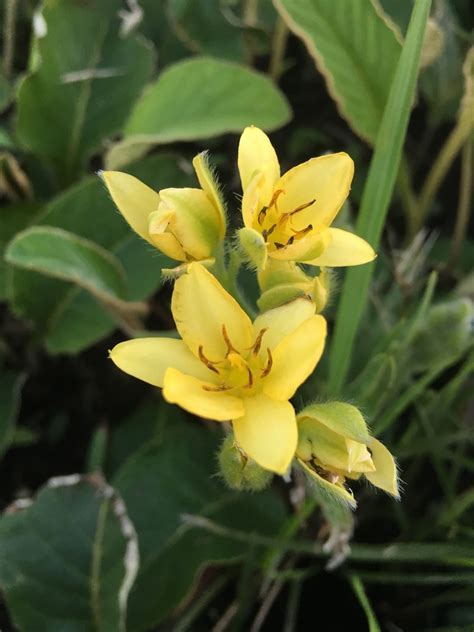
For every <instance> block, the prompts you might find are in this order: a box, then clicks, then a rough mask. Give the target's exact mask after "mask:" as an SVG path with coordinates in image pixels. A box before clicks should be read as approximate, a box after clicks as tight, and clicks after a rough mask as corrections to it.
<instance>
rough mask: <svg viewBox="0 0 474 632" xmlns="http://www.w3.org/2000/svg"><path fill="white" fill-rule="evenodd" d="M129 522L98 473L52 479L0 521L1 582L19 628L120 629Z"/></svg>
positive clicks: (132, 570)
mask: <svg viewBox="0 0 474 632" xmlns="http://www.w3.org/2000/svg"><path fill="white" fill-rule="evenodd" d="M137 566H138V555H137V543H136V536H135V532H134V529H133V525H132V524H131V523H130V521H129V519H128V517H127V514H126V512H125V507H124V506H123V503H121V501H120V499H119V498H118V497H117V495H116V494H115V492H114V490H113V489H112V488H111V487H109V486H108V485H106V484H105V483H104V482H103V481H101V480H100V479H99V478H93V477H89V478H87V477H83V478H81V477H80V476H76V475H73V476H68V477H64V478H62V479H52V480H51V481H50V482H49V485H47V486H45V487H43V489H42V490H41V491H40V493H39V495H38V497H37V499H36V500H35V501H34V502H33V504H32V505H31V506H30V507H28V508H27V509H23V510H18V509H17V510H16V511H15V512H14V513H11V514H9V515H4V516H3V517H2V518H1V520H0V586H1V588H2V592H3V594H4V595H5V599H6V603H7V606H8V609H9V610H10V613H11V615H12V618H13V621H14V622H15V624H16V626H17V627H18V629H20V630H23V631H24V632H33V631H34V632H125V618H126V606H127V597H128V592H129V590H130V587H131V584H132V583H133V580H134V577H135V574H136V570H137Z"/></svg>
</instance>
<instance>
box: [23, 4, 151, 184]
mask: <svg viewBox="0 0 474 632" xmlns="http://www.w3.org/2000/svg"><path fill="white" fill-rule="evenodd" d="M121 8H122V2H120V1H119V0H103V1H101V2H100V3H94V5H91V4H89V3H82V2H75V1H74V0H61V1H60V2H58V1H55V0H45V2H44V5H43V8H42V12H41V14H40V16H41V17H38V16H37V18H36V20H35V25H38V24H40V25H41V29H44V33H39V32H38V27H36V35H35V36H34V38H33V42H32V53H31V60H30V74H29V75H27V76H26V78H25V80H24V81H23V83H22V84H21V87H20V90H19V93H18V118H17V134H18V137H19V139H20V141H21V142H22V143H23V145H24V146H25V147H27V148H29V149H30V150H32V151H33V152H34V153H36V154H38V155H39V156H41V157H42V158H43V159H44V160H46V161H48V163H49V164H50V165H51V166H52V167H53V169H54V171H55V173H56V174H57V177H58V179H59V182H61V183H63V184H65V183H69V182H71V181H72V180H74V179H75V178H76V177H77V172H80V171H81V170H83V169H84V167H85V164H86V160H87V159H88V158H89V156H90V155H91V154H92V153H93V152H94V151H95V150H97V149H99V148H100V146H101V144H102V142H103V141H104V140H105V139H106V138H108V137H109V136H111V135H112V134H114V133H116V132H118V131H120V129H121V128H122V125H123V123H124V121H125V119H126V117H127V115H128V113H129V111H130V108H131V106H132V104H133V103H134V101H135V100H136V98H137V97H138V95H139V94H140V92H141V91H142V89H143V87H144V85H145V83H146V81H147V79H148V77H149V75H150V73H151V69H152V53H151V50H150V49H149V47H148V46H146V45H145V43H144V42H143V41H142V40H139V39H137V38H136V37H123V36H121V34H120V20H119V18H118V12H119V10H120V9H121Z"/></svg>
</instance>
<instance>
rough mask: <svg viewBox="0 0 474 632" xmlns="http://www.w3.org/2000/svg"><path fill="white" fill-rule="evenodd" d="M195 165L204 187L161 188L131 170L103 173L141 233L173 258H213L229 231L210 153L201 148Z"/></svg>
mask: <svg viewBox="0 0 474 632" xmlns="http://www.w3.org/2000/svg"><path fill="white" fill-rule="evenodd" d="M193 165H194V169H195V171H196V175H197V177H198V180H199V184H200V185H201V187H202V188H201V189H191V188H180V189H177V188H175V189H172V188H170V189H162V190H161V191H160V192H159V193H157V192H156V191H153V189H150V187H148V186H147V185H146V184H144V183H143V182H141V181H140V180H138V178H135V177H134V176H131V175H129V174H127V173H121V172H120V171H104V172H102V174H101V175H102V177H103V179H104V182H105V184H106V185H107V188H108V190H109V192H110V195H111V196H112V199H113V201H114V202H115V204H116V205H117V207H118V209H119V211H120V212H121V213H122V215H123V216H124V218H125V219H126V220H127V222H128V223H129V224H130V226H131V227H132V228H133V230H134V231H135V232H136V233H138V234H139V235H140V236H141V237H143V239H146V241H148V242H149V243H150V244H152V245H153V246H155V247H156V248H158V249H159V250H161V251H162V252H163V253H164V254H166V255H168V256H169V257H171V259H176V260H177V261H183V262H186V263H188V262H191V261H206V260H210V261H209V263H212V260H213V257H214V255H215V252H216V249H217V248H218V246H219V244H220V242H221V241H222V240H223V239H224V235H225V230H226V220H225V213H224V207H223V203H222V200H221V197H220V194H219V190H218V188H217V185H216V182H215V179H214V177H213V174H212V172H211V170H210V168H209V165H208V162H207V157H206V154H205V153H201V154H198V155H197V156H196V157H195V158H194V160H193Z"/></svg>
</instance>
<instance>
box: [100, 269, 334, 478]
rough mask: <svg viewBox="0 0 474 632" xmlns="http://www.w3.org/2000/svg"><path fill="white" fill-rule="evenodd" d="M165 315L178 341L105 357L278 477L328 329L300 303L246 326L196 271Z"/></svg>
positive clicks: (137, 344) (127, 345)
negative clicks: (298, 394)
mask: <svg viewBox="0 0 474 632" xmlns="http://www.w3.org/2000/svg"><path fill="white" fill-rule="evenodd" d="M171 309H172V312H173V316H174V320H175V322H176V328H177V330H178V332H179V334H180V335H181V338H182V340H177V339H171V338H169V339H168V338H137V339H135V340H129V341H127V342H122V343H120V344H118V345H117V346H116V347H114V349H113V350H112V351H111V353H110V357H111V358H112V360H113V361H114V362H115V364H116V365H117V366H118V367H119V368H120V369H122V370H123V371H125V372H126V373H129V374H130V375H133V376H135V377H137V378H139V379H141V380H144V381H145V382H148V383H149V384H153V385H154V386H159V387H161V388H163V396H164V397H165V399H166V400H167V401H168V402H171V403H175V404H178V405H179V406H181V407H182V408H184V409H185V410H187V411H189V412H191V413H194V414H195V415H199V416H201V417H206V418H208V419H215V420H216V421H227V420H231V421H232V425H233V429H234V435H235V439H236V441H237V442H238V444H239V445H240V447H241V448H242V449H243V450H244V452H245V453H246V454H247V455H248V456H249V457H251V458H252V459H253V460H254V461H256V462H257V463H258V464H259V465H260V466H261V467H263V468H265V469H267V470H270V471H273V472H277V473H279V474H283V473H284V472H285V471H286V470H287V468H288V466H289V464H290V463H291V460H292V459H293V457H294V453H295V449H296V443H297V427H296V418H295V411H294V409H293V407H292V405H291V404H290V403H289V401H288V400H289V399H290V397H292V396H293V395H294V393H295V391H296V389H297V388H298V386H299V385H300V384H301V383H302V382H303V381H304V380H305V379H306V378H307V377H308V376H309V375H310V374H311V373H312V372H313V370H314V368H315V366H316V364H317V362H318V360H319V358H320V357H321V354H322V351H323V347H324V341H325V336H326V321H325V320H324V318H323V317H322V316H318V315H315V314H314V304H313V303H311V302H310V301H308V300H306V299H298V300H296V301H293V302H292V303H289V304H287V305H284V306H282V307H279V308H277V309H273V310H269V311H268V312H266V313H265V314H262V315H260V316H258V317H257V318H256V319H255V322H254V323H253V324H252V322H251V320H250V319H249V317H248V316H247V314H246V313H245V312H244V311H243V310H242V308H241V307H240V306H239V305H238V303H237V302H236V301H235V300H234V299H233V298H232V297H231V296H230V294H228V293H227V292H226V291H225V290H224V288H223V287H222V286H221V285H220V284H219V283H218V281H217V280H216V279H215V278H214V277H213V276H212V274H211V273H210V272H208V271H207V270H206V268H204V267H203V266H202V265H200V264H197V263H192V264H190V265H189V266H188V267H187V270H186V273H185V274H183V275H182V276H181V277H180V278H179V279H178V280H177V281H176V283H175V287H174V292H173V297H172V302H171Z"/></svg>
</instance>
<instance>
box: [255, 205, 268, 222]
mask: <svg viewBox="0 0 474 632" xmlns="http://www.w3.org/2000/svg"><path fill="white" fill-rule="evenodd" d="M267 211H268V206H264V207H263V208H262V210H261V211H260V212H259V214H258V216H257V221H258V223H259V224H260V226H261V225H262V224H263V222H264V221H265V217H266V215H267Z"/></svg>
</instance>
